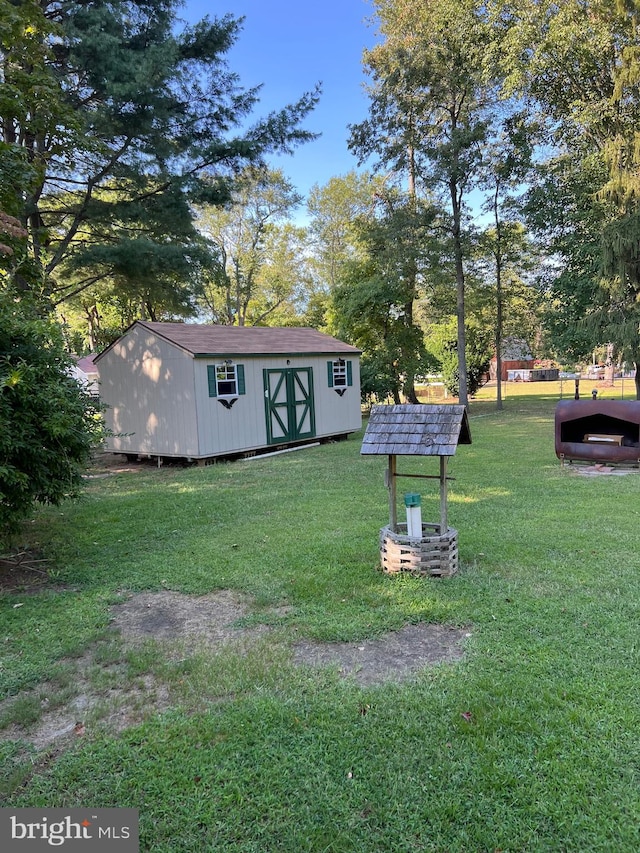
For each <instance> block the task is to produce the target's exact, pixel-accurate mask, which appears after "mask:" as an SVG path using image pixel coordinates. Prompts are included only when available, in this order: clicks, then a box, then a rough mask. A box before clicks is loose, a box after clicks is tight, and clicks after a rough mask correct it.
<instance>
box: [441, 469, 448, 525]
mask: <svg viewBox="0 0 640 853" xmlns="http://www.w3.org/2000/svg"><path fill="white" fill-rule="evenodd" d="M447 530H448V522H447V457H446V456H441V457H440V536H444V535H445V533H446V532H447Z"/></svg>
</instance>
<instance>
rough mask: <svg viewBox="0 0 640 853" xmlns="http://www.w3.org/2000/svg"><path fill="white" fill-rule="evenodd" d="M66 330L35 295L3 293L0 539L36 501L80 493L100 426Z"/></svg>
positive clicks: (0, 301) (0, 311)
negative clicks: (76, 371) (75, 372)
mask: <svg viewBox="0 0 640 853" xmlns="http://www.w3.org/2000/svg"><path fill="white" fill-rule="evenodd" d="M70 366H71V359H70V357H69V356H68V355H67V354H66V353H65V351H64V344H63V338H62V334H61V330H60V328H59V326H58V325H57V323H55V322H54V321H53V320H51V319H49V318H47V317H43V316H42V315H41V314H40V313H39V310H38V307H37V306H36V304H35V303H34V302H33V301H31V300H30V299H29V298H25V297H19V296H15V295H13V294H11V293H10V292H7V291H5V292H2V293H0V513H1V514H0V540H2V541H6V539H7V538H8V536H9V535H10V534H11V533H13V532H15V531H16V530H17V529H18V526H19V523H20V522H21V521H22V520H23V519H24V518H25V517H26V516H27V515H28V514H29V512H30V510H31V508H32V506H33V504H34V503H36V502H39V503H51V504H59V503H60V502H61V501H62V500H63V499H64V498H65V497H68V496H72V495H75V494H76V493H77V491H78V488H79V486H80V484H81V482H82V479H81V475H82V470H83V466H84V464H85V463H86V461H87V460H88V458H89V455H90V452H91V448H92V445H93V442H94V440H95V439H96V438H97V436H98V434H99V431H100V419H99V413H98V411H97V409H96V404H95V402H94V401H93V400H92V398H91V397H90V396H89V395H88V394H86V393H85V392H84V391H83V390H82V389H81V388H80V386H79V385H78V383H77V382H76V381H75V379H73V378H72V376H71V375H70V372H69V368H70Z"/></svg>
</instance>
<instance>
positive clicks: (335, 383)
mask: <svg viewBox="0 0 640 853" xmlns="http://www.w3.org/2000/svg"><path fill="white" fill-rule="evenodd" d="M96 362H97V364H98V367H99V370H100V397H101V399H102V402H103V403H105V404H106V406H107V410H106V413H105V418H106V422H107V427H108V428H109V429H110V430H111V432H112V433H113V436H112V437H111V438H109V439H108V441H107V447H106V449H107V450H109V451H112V452H114V453H124V454H127V455H136V456H158V457H180V458H187V459H195V460H204V459H208V458H213V457H216V456H228V455H234V454H241V453H246V452H248V451H259V450H265V449H278V448H279V447H283V446H287V445H295V444H301V443H305V442H310V441H312V440H316V439H321V438H330V437H333V436H336V437H337V436H345V435H347V434H349V433H351V432H354V431H355V430H357V429H360V427H361V424H362V419H361V409H360V350H358V349H356V348H355V347H352V346H350V345H349V344H345V343H343V342H342V341H339V340H337V339H336V338H332V337H330V336H329V335H325V334H323V333H322V332H318V331H316V330H315V329H307V328H262V327H260V328H258V327H238V326H212V325H196V324H189V323H148V322H145V321H141V320H138V321H136V322H135V323H134V324H133V325H132V326H130V327H129V329H127V331H126V332H125V333H124V334H123V335H122V337H120V338H119V339H118V340H117V341H115V342H114V343H113V344H111V345H110V346H109V347H107V349H105V350H104V351H103V352H101V353H100V354H99V355H98V357H97V359H96Z"/></svg>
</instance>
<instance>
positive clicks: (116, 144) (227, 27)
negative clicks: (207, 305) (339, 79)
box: [0, 0, 318, 313]
mask: <svg viewBox="0 0 640 853" xmlns="http://www.w3.org/2000/svg"><path fill="white" fill-rule="evenodd" d="M0 2H2V4H3V12H4V11H5V10H7V9H8V10H9V11H11V12H12V15H11V22H12V23H11V27H13V29H11V27H7V28H3V30H2V35H3V41H2V54H1V56H2V75H3V82H4V86H5V88H4V92H5V93H7V97H4V98H3V99H2V100H1V101H0V105H1V107H2V110H1V115H2V129H3V140H4V143H5V145H6V146H8V147H9V148H10V149H11V151H12V152H13V153H14V154H15V152H18V153H20V155H21V156H22V160H23V162H24V163H25V164H26V165H27V166H28V167H29V168H30V169H31V170H32V174H33V175H34V176H35V178H34V180H32V181H31V183H30V184H29V185H28V186H24V185H22V184H16V186H15V193H14V198H15V200H16V203H17V204H18V205H19V207H20V211H19V212H18V211H11V210H9V208H7V209H8V210H9V212H12V213H14V215H18V216H19V218H20V219H21V220H22V222H23V224H24V225H25V227H27V228H28V230H29V252H30V256H31V258H32V259H33V260H34V261H35V262H37V263H39V264H40V265H41V267H42V270H43V272H44V280H43V282H42V288H43V290H44V292H45V293H46V294H48V295H50V297H51V298H52V300H53V301H54V302H56V303H58V304H59V303H61V302H63V301H64V300H66V299H68V298H69V297H70V296H72V295H74V294H78V293H80V292H82V291H84V290H86V289H88V288H90V287H92V286H94V285H95V284H96V283H98V282H108V284H109V288H110V289H111V290H112V291H114V290H115V291H120V292H123V291H126V290H127V289H130V291H131V299H132V301H135V300H138V301H139V303H140V305H146V310H147V311H149V309H150V308H151V309H152V311H151V312H150V313H153V310H154V309H153V306H154V305H157V304H158V303H159V302H160V303H162V302H164V303H165V304H166V305H167V306H168V308H167V310H168V311H169V312H170V311H174V310H175V311H177V310H178V308H176V306H177V305H178V306H181V309H184V304H183V303H184V300H183V299H182V298H181V297H177V298H176V299H174V300H173V304H171V302H172V300H169V301H168V302H167V290H168V289H174V290H180V289H181V288H182V287H183V284H184V282H185V281H188V280H189V279H190V278H191V279H194V280H196V282H197V280H198V279H199V276H200V274H201V269H202V265H203V263H204V262H205V261H206V255H205V253H204V250H205V248H206V247H205V245H204V244H203V242H202V240H201V238H200V235H199V233H198V232H197V230H196V229H195V227H194V224H193V209H192V205H193V203H194V202H200V203H204V202H207V203H213V204H220V203H223V202H225V201H227V200H228V198H229V197H230V192H231V186H232V183H233V179H234V177H235V174H236V173H237V172H238V170H239V169H241V168H242V167H243V166H245V165H246V164H248V163H251V164H256V165H257V164H259V163H260V162H261V161H262V160H263V158H264V157H265V155H267V154H269V153H270V152H274V151H278V152H283V151H291V150H292V149H293V148H294V147H295V146H296V145H298V144H299V143H302V142H304V141H306V140H308V139H310V138H312V137H313V135H312V134H310V133H308V132H306V131H304V130H302V129H301V127H300V123H301V121H302V120H303V119H304V117H305V116H306V115H307V114H308V112H309V111H310V110H311V109H312V108H313V106H314V105H315V103H316V101H317V97H318V92H317V91H316V92H313V93H308V94H306V95H303V96H302V98H301V99H300V100H299V101H298V103H296V104H293V105H291V106H287V107H285V108H284V109H283V110H281V111H280V112H277V113H273V114H271V115H269V116H267V117H266V118H265V119H263V120H259V121H257V122H256V123H255V124H254V125H253V126H251V127H249V128H248V129H243V130H242V132H240V128H243V127H244V126H245V125H246V122H247V119H248V117H249V116H250V114H251V112H252V111H253V109H254V107H255V106H256V104H257V102H258V98H259V90H258V89H250V90H248V91H244V90H243V89H242V88H241V87H240V85H239V80H238V77H237V75H235V74H234V73H232V72H230V71H229V70H228V68H227V65H226V62H225V54H226V53H227V52H228V51H229V49H230V48H231V47H232V45H233V44H234V42H235V41H236V39H237V38H238V35H239V32H240V29H241V21H238V20H235V19H233V18H232V17H231V16H228V15H227V16H225V17H223V18H221V19H218V20H214V21H210V20H209V19H208V18H205V19H203V20H202V21H200V22H199V23H197V24H195V25H194V26H187V27H184V28H182V29H181V30H179V29H178V21H177V17H176V11H177V8H178V5H179V3H178V0H109V2H107V0H87V2H83V3H75V4H71V3H58V2H54V0H43V2H42V3H41V4H37V3H35V2H32V0H25V2H24V3H22V4H21V5H20V6H19V7H17V11H15V9H14V7H13V6H12V4H11V3H10V2H9V0H0ZM12 10H13V11H12ZM33 16H35V17H36V18H37V21H36V24H34V25H33V26H31V25H30V23H29V22H30V20H31V17H33ZM16 18H17V20H16ZM16 29H17V30H19V31H20V32H21V33H23V37H22V38H21V39H18V40H12V38H11V35H12V32H13V31H14V30H16ZM26 32H29V33H30V34H31V35H29V37H27V36H26V35H24V33H26ZM16 104H19V105H20V108H16V106H15V105H16ZM156 285H157V286H158V288H164V289H165V292H164V294H163V293H160V294H159V293H158V290H154V291H153V292H151V289H152V287H153V288H155V287H156ZM31 286H32V287H33V286H34V283H33V282H32V283H31ZM135 288H138V292H135ZM188 301H189V300H188V299H187V302H188Z"/></svg>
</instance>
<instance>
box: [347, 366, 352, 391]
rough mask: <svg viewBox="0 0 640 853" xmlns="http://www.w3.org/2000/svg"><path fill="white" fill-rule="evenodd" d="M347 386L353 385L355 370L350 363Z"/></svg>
mask: <svg viewBox="0 0 640 853" xmlns="http://www.w3.org/2000/svg"><path fill="white" fill-rule="evenodd" d="M347 385H348V386H349V387H351V386H352V385H353V369H352V367H351V362H350V361H348V362H347Z"/></svg>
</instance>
